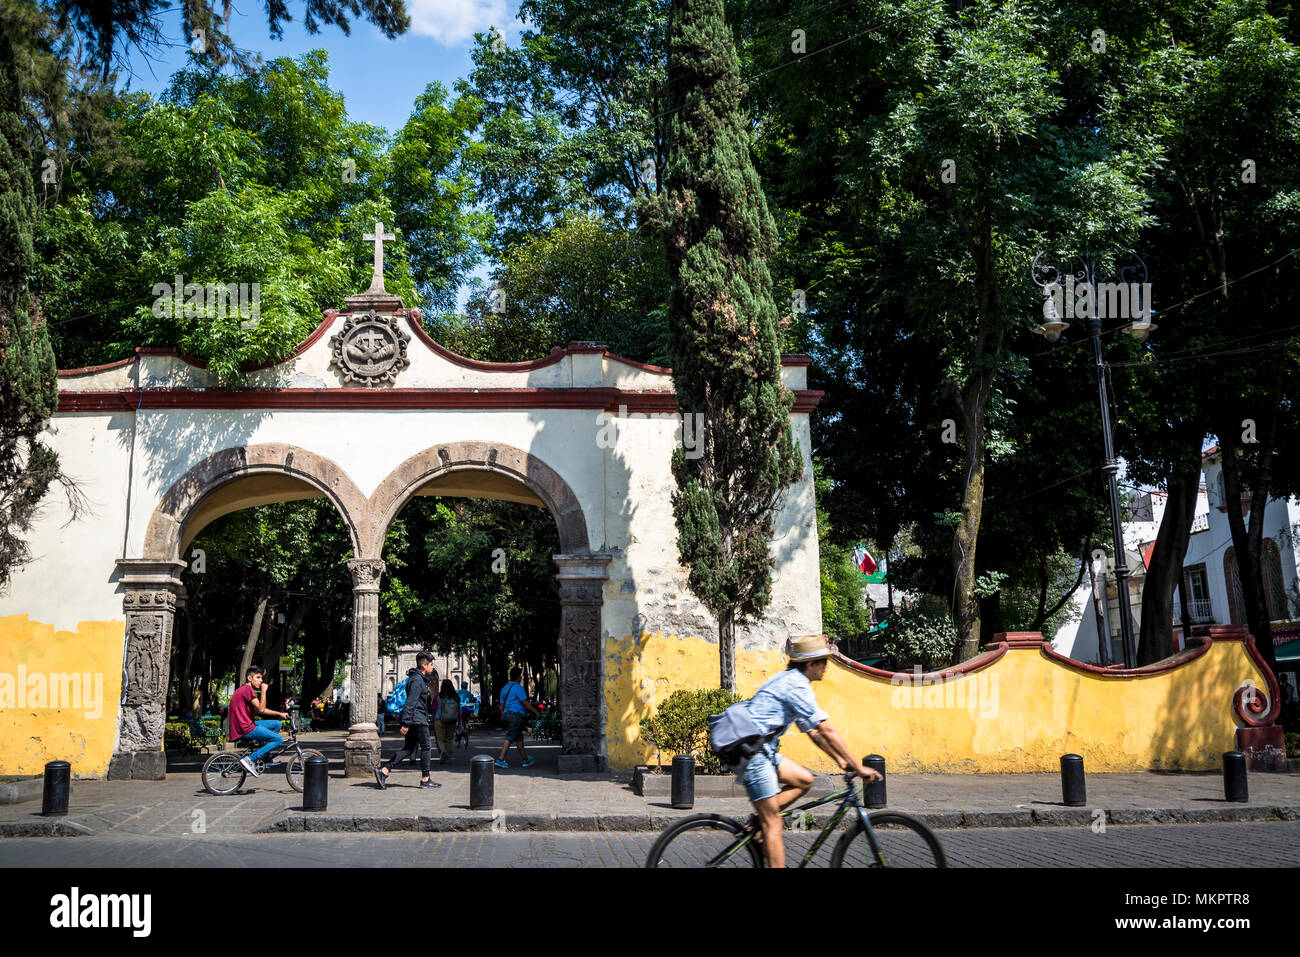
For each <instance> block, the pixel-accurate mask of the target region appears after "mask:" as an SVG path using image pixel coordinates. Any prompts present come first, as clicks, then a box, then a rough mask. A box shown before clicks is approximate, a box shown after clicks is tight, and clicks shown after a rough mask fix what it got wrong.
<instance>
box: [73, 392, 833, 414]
mask: <svg viewBox="0 0 1300 957" xmlns="http://www.w3.org/2000/svg"><path fill="white" fill-rule="evenodd" d="M821 397H822V393H820V392H796V393H795V403H794V411H795V412H796V413H798V412H804V411H810V410H812V409H813V408H815V407H816V405H817V403H818V402H819V401H820V400H821ZM136 408H140V409H309V410H319V409H342V410H356V411H358V412H370V411H375V410H383V409H464V410H474V409H593V410H600V411H604V412H613V413H616V414H617V413H619V412H620V411H624V410H625V411H627V412H628V413H634V412H635V413H641V414H653V413H669V414H671V413H674V412H676V411H677V401H676V396H674V395H673V394H672V393H671V392H632V391H625V390H621V389H615V388H613V387H601V388H570V389H535V388H523V389H355V388H345V389H239V390H231V389H143V390H141V391H138V392H137V391H136V390H134V389H119V390H115V391H111V392H98V391H96V392H71V391H68V392H60V393H59V409H58V411H59V412H60V413H63V412H110V411H111V412H116V411H122V410H127V411H129V410H132V409H136Z"/></svg>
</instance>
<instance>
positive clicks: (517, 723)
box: [505, 711, 528, 741]
mask: <svg viewBox="0 0 1300 957" xmlns="http://www.w3.org/2000/svg"><path fill="white" fill-rule="evenodd" d="M505 717H506V740H507V741H522V740H523V739H524V721H526V720H527V719H528V715H527V714H525V713H524V712H523V711H507V712H506V715H505Z"/></svg>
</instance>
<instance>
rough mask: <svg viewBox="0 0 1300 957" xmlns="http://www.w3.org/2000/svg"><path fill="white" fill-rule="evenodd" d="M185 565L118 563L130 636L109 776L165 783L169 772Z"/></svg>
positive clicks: (143, 561) (138, 560)
mask: <svg viewBox="0 0 1300 957" xmlns="http://www.w3.org/2000/svg"><path fill="white" fill-rule="evenodd" d="M184 568H185V563H184V562H182V561H179V560H174V561H153V560H150V559H142V558H129V559H122V560H120V561H119V562H118V563H117V572H118V582H119V584H120V585H121V586H122V589H123V596H122V609H123V612H124V617H125V618H126V637H125V642H124V648H123V656H122V701H121V714H120V715H119V717H118V732H117V747H116V748H114V750H113V757H112V758H111V759H110V760H109V764H108V777H109V779H110V780H112V779H121V778H145V779H149V780H154V781H160V780H162V779H163V778H165V777H166V776H167V755H166V753H165V752H164V751H163V725H164V724H165V723H166V721H167V684H168V678H169V675H170V665H171V654H172V628H173V626H174V623H175V619H176V600H177V597H178V596H179V595H181V594H182V593H183V589H182V586H181V581H180V573H181V571H182V570H184Z"/></svg>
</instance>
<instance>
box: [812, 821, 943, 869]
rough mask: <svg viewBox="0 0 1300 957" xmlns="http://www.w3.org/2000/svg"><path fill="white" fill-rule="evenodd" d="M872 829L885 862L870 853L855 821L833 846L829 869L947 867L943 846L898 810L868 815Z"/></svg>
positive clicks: (861, 831) (869, 847) (862, 829)
mask: <svg viewBox="0 0 1300 957" xmlns="http://www.w3.org/2000/svg"><path fill="white" fill-rule="evenodd" d="M870 818H871V830H872V831H874V832H875V835H876V843H877V844H879V845H880V853H881V854H882V855H883V856H884V858H885V860H884V863H883V864H882V863H880V862H879V861H877V860H876V859H875V856H874V855H873V854H872V853H871V845H870V843H868V841H867V833H866V830H865V829H864V828H863V827H862V822H861V821H854V822H853V824H852V825H851V826H850V827H849V829H848V830H847V831H845V832H844V836H843V837H841V838H840V839H839V842H838V843H837V844H836V845H835V853H834V854H833V855H832V856H831V867H947V866H948V859H947V858H946V857H945V856H944V853H943V846H942V845H941V844H940V843H939V839H938V838H937V837H935V836H934V832H933V831H931V830H930V829H929V828H928V827H926V826H925V825H924V824H922V823H921V822H920V821H918V820H917V819H916V818H914V817H910V816H909V815H907V814H899V813H898V812H897V811H876V812H875V813H874V814H871V815H870Z"/></svg>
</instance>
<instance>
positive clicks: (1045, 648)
mask: <svg viewBox="0 0 1300 957" xmlns="http://www.w3.org/2000/svg"><path fill="white" fill-rule="evenodd" d="M1196 630H1197V631H1199V632H1201V634H1200V635H1199V636H1197V637H1192V638H1189V639H1187V647H1185V648H1184V649H1183V650H1182V651H1180V652H1178V654H1176V655H1173V656H1172V657H1169V658H1166V659H1165V660H1164V661H1158V662H1156V663H1155V664H1151V665H1146V666H1144V667H1141V668H1124V667H1116V666H1114V665H1111V666H1109V667H1106V668H1103V667H1101V666H1100V665H1092V664H1088V663H1086V662H1083V661H1075V660H1074V659H1073V658H1067V657H1066V656H1065V655H1063V654H1061V653H1060V652H1059V651H1057V650H1056V649H1055V648H1053V647H1052V643H1051V642H1050V641H1046V640H1044V639H1043V636H1042V635H1041V634H1039V633H1038V632H1036V631H1011V632H999V633H998V634H996V635H994V636H993V637H994V638H997V639H1001V640H999V641H997V642H996V643H993V644H989V645H987V646H985V649H984V651H983V652H982V653H980V654H978V655H976V656H975V657H974V658H971V659H970V660H969V661H963V662H962V663H961V664H959V665H954V666H953V667H951V668H945V669H943V670H942V671H927V672H922V673H920V674H917V673H916V672H915V671H886V670H884V669H883V668H872V667H870V666H868V665H864V664H861V663H860V662H857V661H854V660H853V659H852V658H846V657H845V656H844V655H842V654H841V653H840V652H839V651H835V652H834V653H833V654H832V656H831V657H832V658H834V660H835V661H836V662H838V663H839V664H841V665H843V666H844V667H845V668H848V669H849V670H850V671H856V672H859V673H860V674H864V675H868V676H870V677H872V678H882V679H884V680H887V681H889V682H890V683H891V684H902V683H911V682H915V681H918V680H919V681H921V682H922V683H933V682H935V681H937V680H939V679H941V678H949V677H954V676H956V675H963V674H973V673H975V672H977V671H982V670H983V669H985V668H987V667H988V666H989V665H991V664H993V663H994V662H996V661H998V660H999V659H1001V658H1002V656H1003V655H1005V654H1006V653H1007V652H1008V651H1013V650H1020V651H1041V652H1042V654H1043V655H1044V656H1045V657H1047V658H1048V659H1050V660H1051V661H1055V662H1057V663H1058V664H1060V665H1064V666H1065V667H1066V668H1069V669H1070V670H1072V671H1077V672H1080V673H1082V674H1088V675H1094V676H1096V677H1100V678H1149V677H1152V676H1154V675H1160V674H1165V673H1166V672H1170V671H1173V670H1175V669H1176V668H1181V667H1182V666H1183V665H1186V664H1188V663H1189V662H1192V661H1195V660H1196V659H1197V658H1199V657H1201V656H1202V655H1204V654H1205V653H1206V652H1208V651H1209V650H1210V646H1211V645H1213V644H1214V642H1216V641H1239V642H1241V644H1242V646H1243V647H1244V649H1245V651H1246V654H1247V655H1248V656H1249V657H1250V659H1251V660H1252V661H1253V662H1254V663H1255V666H1256V667H1257V668H1259V670H1260V671H1261V672H1262V673H1263V674H1264V675H1265V676H1266V677H1267V680H1268V689H1267V691H1266V692H1265V691H1264V690H1262V689H1258V688H1256V689H1254V693H1253V694H1252V693H1251V689H1250V688H1249V687H1247V686H1245V685H1243V686H1242V687H1240V688H1238V689H1237V691H1236V693H1235V694H1234V695H1233V699H1232V704H1233V709H1234V711H1235V712H1236V714H1237V716H1238V717H1239V719H1240V720H1241V721H1242V722H1243V723H1244V724H1246V725H1248V726H1249V727H1254V728H1259V727H1265V726H1268V725H1272V724H1274V723H1276V722H1277V719H1278V716H1279V715H1280V714H1281V710H1282V698H1281V689H1280V688H1279V686H1278V682H1277V677H1276V676H1275V675H1274V674H1273V673H1272V672H1271V671H1269V669H1268V666H1267V665H1266V664H1265V663H1264V659H1263V657H1262V656H1261V655H1260V653H1259V649H1258V648H1257V647H1256V646H1255V639H1254V638H1253V637H1252V636H1251V635H1250V634H1249V633H1248V631H1247V630H1246V628H1244V627H1243V626H1241V625H1211V626H1209V627H1208V628H1197V629H1196ZM1207 632H1208V634H1206V633H1207ZM1261 699H1263V700H1262V701H1261Z"/></svg>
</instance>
